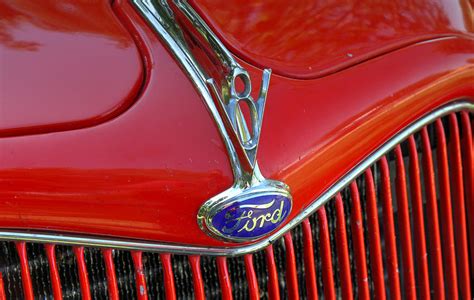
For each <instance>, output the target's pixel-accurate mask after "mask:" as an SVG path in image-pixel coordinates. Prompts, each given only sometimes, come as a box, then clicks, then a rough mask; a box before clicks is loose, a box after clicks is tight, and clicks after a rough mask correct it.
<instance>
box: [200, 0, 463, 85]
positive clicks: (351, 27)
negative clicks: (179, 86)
mask: <svg viewBox="0 0 474 300" xmlns="http://www.w3.org/2000/svg"><path fill="white" fill-rule="evenodd" d="M192 2H193V6H194V8H195V9H196V10H197V11H198V12H200V14H201V16H203V17H204V18H205V20H206V21H207V23H208V24H209V25H210V26H211V27H212V29H213V30H214V31H215V32H216V33H217V34H218V36H219V37H220V38H221V40H223V41H224V43H225V44H226V46H227V47H228V48H230V49H231V50H233V52H234V54H235V55H237V56H239V57H240V58H242V59H245V60H247V61H248V62H251V63H252V64H254V65H256V66H258V67H265V68H271V69H272V70H273V72H274V73H277V74H280V75H284V76H289V77H293V78H302V79H308V78H315V77H320V76H323V75H327V74H329V73H332V72H335V71H338V70H340V69H342V68H345V67H348V66H350V65H353V64H355V63H358V62H361V61H364V60H367V59H370V58H372V57H374V56H377V55H381V54H383V53H385V52H388V51H391V50H394V49H397V48H400V47H403V46H406V45H408V44H413V43H415V42H417V41H421V40H426V39H430V38H434V37H439V36H445V35H452V34H459V33H462V32H465V31H466V25H469V24H470V23H472V15H469V14H466V15H463V10H462V4H463V2H465V3H464V5H469V4H468V3H467V1H460V2H461V5H452V4H453V3H452V1H450V0H429V1H408V2H407V1H376V2H374V1H343V2H341V1H337V0H331V1H311V0H309V1H308V0H303V1H291V2H288V1H286V0H272V1H268V0H257V1H243V0H193V1H192ZM447 8H449V10H448V9H447ZM460 20H465V22H462V21H461V22H460ZM470 26H472V24H471V25H470ZM471 28H472V27H471Z"/></svg>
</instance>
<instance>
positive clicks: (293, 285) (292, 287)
mask: <svg viewBox="0 0 474 300" xmlns="http://www.w3.org/2000/svg"><path fill="white" fill-rule="evenodd" d="M283 239H284V241H285V251H286V286H287V289H288V297H289V298H290V299H298V298H299V297H300V296H299V291H298V274H297V271H296V257H295V248H294V246H293V237H292V236H291V232H288V233H287V234H285V236H284V237H283Z"/></svg>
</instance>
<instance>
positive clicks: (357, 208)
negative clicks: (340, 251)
mask: <svg viewBox="0 0 474 300" xmlns="http://www.w3.org/2000/svg"><path fill="white" fill-rule="evenodd" d="M350 189H351V199H352V214H351V232H352V238H353V240H354V254H355V261H356V271H357V293H358V297H359V299H369V298H370V292H369V277H368V274H367V259H366V250H365V243H364V220H363V219H362V208H361V205H360V197H359V189H358V187H357V183H356V182H355V181H353V182H352V183H351V185H350Z"/></svg>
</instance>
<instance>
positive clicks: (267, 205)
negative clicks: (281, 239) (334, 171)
mask: <svg viewBox="0 0 474 300" xmlns="http://www.w3.org/2000/svg"><path fill="white" fill-rule="evenodd" d="M211 204H212V205H211V206H210V207H206V206H204V207H203V209H202V211H201V214H202V215H205V216H203V218H202V219H201V221H202V220H204V222H201V224H200V225H202V226H201V227H203V226H205V227H206V229H207V230H206V231H207V232H209V233H211V234H212V235H213V236H216V237H220V238H221V239H226V240H232V241H246V240H254V239H256V238H259V237H261V236H264V235H266V234H268V233H270V232H272V231H273V230H275V229H277V228H278V227H279V226H280V225H281V224H282V223H283V222H284V221H285V220H286V218H287V217H288V215H289V214H290V211H291V206H292V199H291V195H290V194H289V192H288V191H287V190H285V189H273V190H272V189H270V190H269V189H268V187H267V188H266V189H265V190H262V191H259V190H258V189H257V191H255V190H252V189H250V190H249V191H248V192H247V193H245V192H244V193H243V194H240V195H236V197H234V198H229V199H222V200H221V201H213V202H211ZM203 229H204V228H203Z"/></svg>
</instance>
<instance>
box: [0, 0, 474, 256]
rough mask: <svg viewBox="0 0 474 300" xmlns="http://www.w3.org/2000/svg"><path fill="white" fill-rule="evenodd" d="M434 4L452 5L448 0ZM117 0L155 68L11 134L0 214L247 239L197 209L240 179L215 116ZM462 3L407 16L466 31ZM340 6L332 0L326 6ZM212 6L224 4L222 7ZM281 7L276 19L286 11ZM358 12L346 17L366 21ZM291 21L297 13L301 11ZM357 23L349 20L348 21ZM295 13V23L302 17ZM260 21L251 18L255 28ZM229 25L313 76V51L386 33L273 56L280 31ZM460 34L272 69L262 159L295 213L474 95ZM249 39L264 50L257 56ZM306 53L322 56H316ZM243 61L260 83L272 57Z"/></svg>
mask: <svg viewBox="0 0 474 300" xmlns="http://www.w3.org/2000/svg"><path fill="white" fill-rule="evenodd" d="M364 2H368V1H364ZM216 3H217V4H219V5H220V7H221V10H232V11H233V12H234V13H235V19H237V22H242V24H243V25H242V26H244V25H245V22H244V20H246V19H247V20H248V19H251V17H252V16H254V17H255V18H264V17H265V16H268V17H271V16H272V15H271V14H269V13H267V12H266V10H263V11H255V12H254V13H253V14H251V13H250V12H251V11H252V7H256V6H254V5H252V6H247V7H237V6H235V5H232V4H235V2H230V4H228V5H229V8H226V7H224V2H223V1H222V2H220V1H217V2H216ZM226 3H229V2H226ZM357 3H359V2H357ZM431 4H433V5H434V7H442V6H440V5H442V4H440V2H433V1H431ZM114 5H115V9H116V12H118V13H119V14H120V16H121V18H122V19H123V22H124V23H125V24H127V25H126V26H127V29H128V30H130V31H131V32H133V33H134V36H136V37H137V38H138V39H139V41H140V43H139V45H140V47H141V49H142V50H144V51H143V52H144V53H148V56H147V57H146V59H145V65H144V66H145V69H146V72H145V77H146V78H145V79H144V84H143V87H142V90H141V92H140V93H139V95H138V98H137V101H136V103H135V104H134V105H133V106H132V107H131V108H130V109H128V110H127V111H126V112H124V113H123V114H120V115H119V116H117V117H116V118H113V119H111V120H109V121H108V122H104V123H101V124H97V125H96V126H90V127H85V128H80V129H79V128H78V129H76V130H69V131H67V130H64V131H58V132H51V133H48V134H36V135H29V136H21V137H4V138H0V220H1V222H0V227H1V228H7V229H22V230H24V229H30V230H38V231H53V232H69V233H74V234H86V235H102V236H114V237H122V238H132V239H140V240H150V241H159V242H165V243H176V244H181V245H199V246H204V247H208V246H221V247H222V246H225V247H230V246H236V245H235V244H229V243H225V242H223V241H220V240H215V239H213V238H211V237H209V236H207V235H206V234H205V233H204V232H203V231H202V230H201V229H200V228H199V226H198V223H197V213H198V210H199V209H200V207H201V206H202V204H203V203H204V202H205V201H206V200H208V199H209V198H211V197H213V196H215V195H217V194H218V193H220V192H222V191H224V190H225V189H227V188H229V187H230V186H231V185H232V180H233V174H232V170H231V167H230V163H229V157H228V154H227V152H226V149H225V146H224V144H223V142H222V139H221V137H220V135H219V133H218V130H217V127H216V125H215V122H214V121H213V119H212V117H211V116H210V114H209V111H208V110H207V108H206V105H205V104H204V103H203V101H202V98H201V97H200V95H199V93H198V92H197V90H196V89H195V87H194V86H193V84H192V82H191V81H190V80H189V78H188V77H187V75H186V74H185V73H184V72H183V70H182V69H181V68H180V66H179V65H178V64H177V62H176V60H175V57H174V56H173V55H172V54H171V53H170V52H169V50H168V49H167V48H166V47H165V46H164V44H163V42H162V40H160V38H159V36H158V35H157V34H156V32H154V31H153V30H152V29H151V28H150V27H149V26H148V23H146V21H145V20H144V19H143V18H142V16H141V15H139V14H138V12H137V11H136V10H135V9H134V8H133V6H131V3H130V1H121V0H118V1H116V2H114ZM195 5H196V3H195ZM199 5H200V6H201V5H202V7H203V10H204V9H206V7H208V4H206V3H204V2H202V3H201V4H199ZM292 5H297V7H299V5H302V4H295V3H293V4H292ZM359 5H363V4H359ZM457 5H458V4H457V3H456V4H453V5H451V8H453V7H454V8H453V9H454V10H453V9H451V10H449V11H448V10H446V11H442V12H441V11H439V10H437V9H436V8H435V9H434V12H433V11H432V10H428V9H427V11H426V12H424V14H422V16H419V17H418V16H417V17H415V15H413V16H412V17H410V18H409V19H413V20H418V19H417V18H425V22H431V23H430V24H436V23H437V22H438V23H439V22H441V21H442V20H445V21H446V20H447V21H446V22H444V21H443V22H444V23H443V22H441V23H443V24H445V25H446V28H447V30H448V29H449V28H450V29H449V30H452V31H453V32H455V30H454V29H453V28H454V25H453V24H456V26H459V27H462V26H464V25H463V22H462V21H461V22H460V23H455V22H454V21H452V22H451V21H449V20H451V15H452V14H455V13H456V11H457V8H456V7H457ZM263 7H264V8H266V9H267V10H270V9H271V6H263ZM395 8H396V7H395ZM395 8H394V9H395ZM288 9H289V8H288ZM238 10H242V11H240V12H239V11H238ZM333 10H334V12H333V13H330V12H331V11H333ZM337 11H338V10H337V9H336V8H331V7H329V8H328V9H327V10H324V13H321V17H322V16H327V17H329V16H332V15H333V14H334V13H335V12H337ZM377 11H378V9H375V12H374V14H375V13H376V12H377ZM395 11H399V10H395ZM416 11H418V12H419V13H421V10H420V9H418V10H416ZM203 13H206V12H203ZM208 13H209V14H210V15H212V16H214V15H216V16H217V15H219V10H217V9H216V13H215V14H211V13H210V11H208ZM404 13H405V12H404ZM206 14H207V13H206ZM393 14H395V13H393ZM428 16H431V17H428ZM207 17H208V19H209V15H207ZM430 18H435V19H434V20H432V19H430ZM271 19H272V20H273V21H274V23H276V21H277V18H276V15H275V13H273V17H272V18H271ZM216 20H217V19H216ZM216 20H213V21H210V23H211V24H212V25H213V26H214V28H215V29H216V30H217V31H218V32H220V34H221V35H222V36H223V34H222V32H224V29H225V27H224V25H226V24H224V25H219V26H217V23H216V22H217V21H216ZM239 20H240V21H239ZM351 20H353V19H351V18H349V19H348V22H349V21H350V22H349V23H350V24H352V26H353V27H354V28H355V27H356V23H354V22H355V21H351ZM358 20H359V19H358ZM453 20H454V18H453ZM461 20H462V19H461ZM292 22H293V23H294V24H297V25H298V22H297V21H296V19H295V20H293V21H292ZM351 22H353V23H351ZM359 22H360V21H359ZM420 22H421V23H423V21H420ZM253 23H255V22H253ZM253 23H252V22H250V21H249V22H248V24H253ZM319 23H320V22H316V21H314V22H313V23H312V24H313V25H317V24H319ZM349 23H347V24H346V25H343V24H341V25H339V26H343V27H344V28H351V26H349ZM382 23H383V22H382ZM421 23H420V24H421ZM256 24H258V22H257V23H256ZM297 25H295V26H294V27H295V31H293V32H296V30H297V29H296V27H300V28H301V26H299V25H298V26H297ZM467 25H469V24H468V23H466V29H465V31H467V30H468V28H469V27H468V26H467ZM226 26H230V25H226ZM249 26H250V25H249ZM279 26H280V25H278V26H277V25H275V26H274V27H275V28H272V26H267V28H266V29H265V30H263V29H259V35H261V36H262V37H261V38H262V39H263V37H264V36H265V35H267V34H268V35H272V36H275V35H277V32H280V33H281V34H284V35H285V36H286V39H288V40H290V37H291V35H290V33H288V32H282V31H281V30H280V31H277V29H278V28H279ZM420 26H421V27H423V26H424V25H420ZM469 26H470V25H469ZM290 27H291V26H290ZM402 27H403V24H400V25H399V26H398V27H396V28H399V29H400V28H402ZM249 28H250V29H246V30H247V32H248V33H249V34H252V30H251V28H252V27H249ZM393 28H394V29H393V30H388V29H387V30H386V31H387V32H392V33H393V36H394V38H393V39H391V41H392V42H393V41H397V40H403V39H404V37H403V32H405V31H397V30H396V28H395V27H393ZM423 28H425V27H423ZM225 30H227V29H225ZM242 30H244V29H242ZM308 30H309V29H308ZM353 30H356V29H353ZM367 30H369V29H367ZM413 30H414V29H413ZM228 31H229V33H228V34H226V36H223V38H224V40H225V41H226V43H227V44H228V45H231V43H232V45H233V46H234V52H235V54H236V55H238V56H241V57H242V58H247V60H255V62H257V61H258V65H265V66H268V67H272V68H273V69H275V70H276V71H277V73H280V74H283V73H285V72H289V69H290V68H289V67H288V66H289V65H291V64H294V65H296V66H298V67H297V68H296V69H297V70H299V71H297V72H295V71H292V72H294V73H295V74H296V75H298V76H303V75H304V76H315V74H316V73H314V74H313V73H307V72H306V71H305V72H306V73H305V72H303V70H305V68H306V67H307V66H308V65H310V64H314V66H315V69H319V72H323V71H324V70H325V72H327V70H329V69H328V67H327V66H328V65H331V66H336V65H337V64H338V63H337V62H338V61H340V62H342V61H343V60H344V61H346V60H347V61H349V60H348V59H349V58H345V57H344V58H342V57H340V56H338V54H336V53H332V51H331V50H330V49H332V48H329V45H330V44H331V43H333V44H332V45H336V44H337V45H340V48H339V47H336V48H337V49H339V50H338V51H341V52H338V53H346V52H347V50H342V49H343V48H344V47H346V49H350V53H354V54H357V55H355V56H358V55H362V54H361V53H362V52H363V53H366V54H369V53H373V51H375V50H374V49H381V48H379V46H377V45H381V43H379V42H377V41H382V40H384V39H381V38H380V37H377V36H375V37H374V35H373V33H371V34H369V33H367V34H366V36H365V42H363V43H362V42H361V43H359V44H357V45H358V46H357V47H358V49H359V51H361V52H356V51H354V50H353V49H352V48H351V47H353V44H352V43H351V41H350V40H345V39H344V38H341V37H344V34H343V33H344V32H343V31H341V32H339V33H338V34H341V36H338V35H336V34H334V35H332V36H331V34H330V33H329V31H327V32H326V33H324V32H322V33H321V34H320V35H317V37H315V38H316V39H319V40H320V41H321V40H323V39H327V40H331V41H332V42H331V43H316V42H315V43H312V44H310V43H308V47H302V49H299V50H298V53H299V54H298V55H295V57H297V58H298V57H300V55H301V57H300V58H299V59H294V60H293V59H291V57H290V55H289V54H288V53H289V52H288V50H284V51H283V53H285V55H283V56H281V58H279V59H281V61H276V62H275V61H273V60H272V59H277V58H278V55H276V54H275V52H272V51H273V50H272V51H270V50H271V49H272V47H273V49H275V48H274V47H276V45H277V43H276V42H275V41H274V40H273V39H268V42H269V44H268V45H267V46H268V47H267V48H265V47H262V43H260V42H252V43H250V42H249V43H248V44H249V45H251V47H250V48H245V47H240V46H238V43H243V41H244V40H245V39H244V38H243V37H239V38H238V39H235V40H231V38H230V37H231V36H232V30H228ZM425 31H426V30H425V29H423V30H421V29H420V32H425ZM226 32H227V31H226ZM397 32H398V33H397ZM395 33H397V34H395ZM453 35H454V33H453ZM456 35H458V36H453V37H449V38H433V39H431V40H430V41H426V42H423V43H415V44H413V45H410V46H407V47H402V48H400V49H398V50H396V51H391V52H390V53H386V54H384V55H381V56H379V57H378V58H377V59H371V60H367V61H365V62H363V63H360V64H357V65H354V66H353V67H351V68H347V69H344V70H342V71H340V72H337V73H335V74H331V75H329V76H324V77H321V78H317V79H308V80H299V79H293V78H288V77H286V76H280V75H278V74H275V75H272V77H271V83H270V87H269V91H268V97H267V103H266V108H265V115H264V119H263V125H262V135H261V139H260V146H259V152H258V165H259V167H260V170H261V171H262V173H263V175H264V176H265V177H266V178H269V179H275V180H280V181H282V182H285V183H286V184H288V185H289V186H290V188H291V191H292V195H293V209H292V211H291V214H290V215H289V218H288V220H291V219H294V218H295V216H297V215H298V214H299V213H300V212H301V211H303V210H304V209H305V208H307V207H308V205H310V204H311V203H313V202H314V200H315V199H317V198H318V197H319V196H320V195H321V194H322V193H323V192H324V191H325V190H326V189H327V188H328V187H330V186H331V185H332V184H333V183H334V182H336V181H337V180H339V179H340V178H341V177H342V176H344V174H346V173H347V172H348V171H350V170H351V168H353V167H354V166H355V165H356V164H357V163H358V162H360V161H361V160H363V159H364V158H366V157H367V156H368V155H369V154H370V153H372V152H373V151H374V150H376V149H377V148H378V147H379V146H380V145H382V144H383V143H384V142H385V141H386V140H387V139H389V138H390V137H392V136H393V135H395V134H396V133H397V132H398V131H399V130H401V129H402V128H404V127H405V126H407V125H408V124H410V123H411V122H413V121H415V120H417V119H418V118H420V117H421V116H423V115H424V114H427V113H429V112H430V111H432V110H434V109H436V108H438V107H440V106H442V105H444V104H446V103H448V102H451V101H453V100H456V99H468V100H469V99H470V100H469V101H472V99H474V86H473V84H472V82H473V76H474V75H473V74H474V72H473V70H474V55H473V49H474V41H473V39H472V35H469V34H458V33H456ZM395 36H396V37H395ZM420 36H421V34H420ZM244 37H246V36H244ZM254 37H258V35H257V34H254ZM371 39H375V40H376V42H371ZM281 40H285V39H283V38H282V39H281ZM387 40H389V39H387ZM236 41H240V42H236ZM300 43H301V42H300ZM272 45H273V46H272ZM317 45H320V46H317ZM326 45H327V48H326ZM363 45H365V46H363ZM257 47H260V48H257ZM281 47H290V45H289V46H286V45H285V46H283V45H281ZM295 47H296V46H295ZM334 47H335V46H334ZM354 47H355V46H354ZM245 49H254V50H252V51H254V52H252V53H253V54H251V55H250V54H248V55H249V56H248V57H246V56H244V53H246V52H244V50H245ZM295 49H297V48H295ZM314 51H316V52H314ZM371 51H372V52H371ZM249 53H250V52H249ZM256 53H257V54H258V55H261V56H262V59H260V58H259V56H257V54H256ZM310 53H315V54H314V55H315V56H314V57H313V56H311V55H310ZM245 55H247V54H245ZM371 55H372V54H371ZM303 56H305V57H311V63H310V62H305V59H303V58H302V57H303ZM355 56H354V58H355ZM265 57H266V59H267V60H265ZM267 62H268V63H267ZM240 63H241V64H242V66H243V67H244V68H246V69H247V70H248V71H249V73H250V76H251V78H252V81H253V82H252V84H253V86H259V85H260V82H259V81H260V78H261V76H262V70H261V69H259V68H257V67H255V66H252V65H251V64H249V63H248V62H245V61H240ZM352 63H353V62H352ZM304 65H305V67H303V66H304ZM316 66H317V67H316ZM109 73H113V72H110V71H109ZM288 74H289V73H288ZM321 74H322V73H321ZM296 75H295V76H296ZM95 99H97V101H100V98H95Z"/></svg>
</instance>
